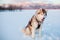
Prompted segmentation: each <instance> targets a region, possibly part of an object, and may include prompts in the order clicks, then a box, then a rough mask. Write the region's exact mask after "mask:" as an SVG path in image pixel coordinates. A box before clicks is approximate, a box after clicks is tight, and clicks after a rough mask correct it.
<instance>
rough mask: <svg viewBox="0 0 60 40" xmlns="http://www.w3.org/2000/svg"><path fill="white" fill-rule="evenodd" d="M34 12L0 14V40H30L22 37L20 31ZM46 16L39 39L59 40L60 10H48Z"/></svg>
mask: <svg viewBox="0 0 60 40" xmlns="http://www.w3.org/2000/svg"><path fill="white" fill-rule="evenodd" d="M35 11H36V10H22V11H19V10H16V11H2V12H0V40H32V39H31V38H30V37H27V36H24V34H23V33H22V31H21V30H22V29H23V28H24V27H25V26H26V25H27V23H28V21H29V20H30V18H31V17H32V16H33V15H34V14H35ZM47 14H48V15H47V18H46V19H45V21H44V24H43V25H42V32H41V33H42V35H41V36H42V38H41V39H42V40H60V10H48V11H47ZM37 39H38V38H36V40H37ZM39 40H40V38H39Z"/></svg>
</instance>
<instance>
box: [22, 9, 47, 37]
mask: <svg viewBox="0 0 60 40" xmlns="http://www.w3.org/2000/svg"><path fill="white" fill-rule="evenodd" d="M46 16H47V12H46V10H45V9H42V8H40V9H38V10H37V11H36V13H35V15H33V16H32V18H31V20H30V21H29V22H28V24H27V26H26V27H25V29H23V30H22V31H23V32H24V33H25V34H26V35H30V36H31V37H32V38H34V37H35V32H36V30H37V29H38V30H39V29H41V25H42V24H43V21H44V19H45V18H46ZM39 32H40V30H39Z"/></svg>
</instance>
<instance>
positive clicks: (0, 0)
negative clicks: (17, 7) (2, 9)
mask: <svg viewBox="0 0 60 40" xmlns="http://www.w3.org/2000/svg"><path fill="white" fill-rule="evenodd" d="M19 2H34V3H36V2H39V3H51V4H52V3H53V4H60V0H38V1H37V0H0V4H3V3H5V4H8V3H19Z"/></svg>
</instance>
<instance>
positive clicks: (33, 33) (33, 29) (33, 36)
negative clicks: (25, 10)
mask: <svg viewBox="0 0 60 40" xmlns="http://www.w3.org/2000/svg"><path fill="white" fill-rule="evenodd" d="M31 36H32V38H33V39H35V28H32V35H31Z"/></svg>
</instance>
